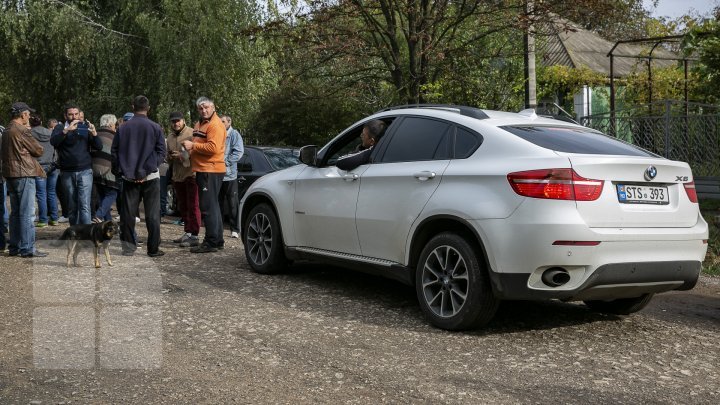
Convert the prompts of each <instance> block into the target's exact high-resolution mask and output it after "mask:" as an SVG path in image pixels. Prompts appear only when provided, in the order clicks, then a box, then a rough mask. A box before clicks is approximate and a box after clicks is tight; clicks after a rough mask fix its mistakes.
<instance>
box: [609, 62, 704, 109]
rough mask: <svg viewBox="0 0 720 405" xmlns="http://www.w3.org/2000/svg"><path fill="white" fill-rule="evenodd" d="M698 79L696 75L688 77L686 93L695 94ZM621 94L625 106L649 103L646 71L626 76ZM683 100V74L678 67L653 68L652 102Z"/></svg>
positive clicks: (649, 88)
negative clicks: (623, 90)
mask: <svg viewBox="0 0 720 405" xmlns="http://www.w3.org/2000/svg"><path fill="white" fill-rule="evenodd" d="M700 82H701V81H700V78H698V77H697V75H696V74H690V73H689V76H688V91H689V92H690V93H691V94H697V90H698V85H699V83H700ZM624 84H625V92H624V94H623V98H624V102H625V104H626V105H642V104H647V103H649V102H650V90H651V87H650V81H649V80H648V72H647V69H642V70H639V71H637V72H635V73H634V74H632V75H630V76H628V77H627V78H626V79H625V81H624ZM684 98H685V72H684V70H683V69H682V68H680V67H668V68H653V70H652V101H653V102H654V101H658V100H683V99H684Z"/></svg>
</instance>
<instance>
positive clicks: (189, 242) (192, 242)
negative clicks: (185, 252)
mask: <svg viewBox="0 0 720 405" xmlns="http://www.w3.org/2000/svg"><path fill="white" fill-rule="evenodd" d="M194 246H200V239H199V238H198V237H197V236H196V235H190V236H189V237H188V238H187V239H186V240H184V241H183V242H180V247H194Z"/></svg>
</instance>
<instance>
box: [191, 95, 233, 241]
mask: <svg viewBox="0 0 720 405" xmlns="http://www.w3.org/2000/svg"><path fill="white" fill-rule="evenodd" d="M195 105H196V106H197V110H198V113H199V114H200V122H198V123H197V124H195V130H194V131H193V138H192V141H191V140H185V141H183V142H182V145H183V147H184V148H185V150H187V151H188V152H189V153H190V162H191V164H192V169H193V171H194V172H195V181H196V182H197V186H198V199H199V205H200V216H201V217H202V221H203V222H204V223H205V238H204V239H203V242H202V243H201V244H200V246H195V247H193V248H192V249H190V252H192V253H210V252H217V250H218V249H223V248H224V246H225V240H224V239H223V221H222V212H221V211H220V188H221V187H222V181H223V177H225V137H226V132H225V125H223V123H222V121H220V117H218V115H217V112H215V103H214V102H213V101H212V100H210V99H209V98H207V97H200V98H199V99H197V101H196V102H195Z"/></svg>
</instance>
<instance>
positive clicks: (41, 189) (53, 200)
mask: <svg viewBox="0 0 720 405" xmlns="http://www.w3.org/2000/svg"><path fill="white" fill-rule="evenodd" d="M43 169H44V170H45V174H46V175H47V178H43V177H36V178H35V189H36V190H35V191H36V193H37V196H36V200H37V205H38V222H42V223H45V224H47V223H48V214H49V216H50V219H51V220H53V221H57V220H58V206H57V194H56V193H55V187H56V186H57V179H58V175H59V174H60V173H59V172H58V170H57V169H54V168H51V167H50V166H43Z"/></svg>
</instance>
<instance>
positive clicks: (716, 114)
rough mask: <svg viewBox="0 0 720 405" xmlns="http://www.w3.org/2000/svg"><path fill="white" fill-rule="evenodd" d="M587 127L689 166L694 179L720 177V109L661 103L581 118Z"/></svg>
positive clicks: (695, 104)
mask: <svg viewBox="0 0 720 405" xmlns="http://www.w3.org/2000/svg"><path fill="white" fill-rule="evenodd" d="M580 123H581V124H582V125H584V126H586V127H590V128H593V129H597V130H599V131H602V132H604V133H606V134H608V135H610V136H615V137H617V138H618V139H622V140H624V141H626V142H630V143H632V144H634V145H637V146H640V147H642V148H644V149H647V150H649V151H651V152H653V153H656V154H658V155H660V156H663V157H666V158H668V159H672V160H681V161H684V162H687V163H689V164H690V167H691V168H692V171H693V174H694V175H695V177H698V176H703V177H718V178H720V156H719V155H720V153H719V152H720V107H718V106H714V105H707V104H698V103H685V102H683V101H670V100H666V101H659V102H656V103H653V104H650V105H645V106H640V107H637V108H633V109H627V110H620V111H616V112H615V113H604V114H595V115H590V116H586V117H582V118H580Z"/></svg>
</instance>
